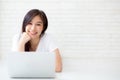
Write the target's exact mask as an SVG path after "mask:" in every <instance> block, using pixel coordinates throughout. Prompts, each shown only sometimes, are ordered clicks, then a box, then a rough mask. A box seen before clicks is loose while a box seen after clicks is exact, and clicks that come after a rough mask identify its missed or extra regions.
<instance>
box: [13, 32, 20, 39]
mask: <svg viewBox="0 0 120 80" xmlns="http://www.w3.org/2000/svg"><path fill="white" fill-rule="evenodd" d="M20 36H21V34H18V33H17V34H15V35H14V36H13V40H19V39H20Z"/></svg>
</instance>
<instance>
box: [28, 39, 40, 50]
mask: <svg viewBox="0 0 120 80" xmlns="http://www.w3.org/2000/svg"><path fill="white" fill-rule="evenodd" d="M39 41H40V38H36V39H31V40H30V43H31V49H33V50H36V48H37V46H38V44H39Z"/></svg>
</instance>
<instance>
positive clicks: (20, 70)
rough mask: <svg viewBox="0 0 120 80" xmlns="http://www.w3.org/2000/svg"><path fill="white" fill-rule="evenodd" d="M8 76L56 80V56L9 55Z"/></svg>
mask: <svg viewBox="0 0 120 80" xmlns="http://www.w3.org/2000/svg"><path fill="white" fill-rule="evenodd" d="M7 67H8V74H9V75H10V77H13V78H54V77H55V54H54V53H49V52H11V53H9V54H8V55H7Z"/></svg>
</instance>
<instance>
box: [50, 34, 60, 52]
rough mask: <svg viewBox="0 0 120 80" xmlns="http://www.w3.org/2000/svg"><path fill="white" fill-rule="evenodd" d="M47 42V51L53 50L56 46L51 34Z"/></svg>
mask: <svg viewBox="0 0 120 80" xmlns="http://www.w3.org/2000/svg"><path fill="white" fill-rule="evenodd" d="M48 44H49V47H48V49H49V52H53V51H54V50H55V49H57V48H58V46H57V44H56V41H55V39H54V38H53V37H52V36H51V35H50V36H49V41H48Z"/></svg>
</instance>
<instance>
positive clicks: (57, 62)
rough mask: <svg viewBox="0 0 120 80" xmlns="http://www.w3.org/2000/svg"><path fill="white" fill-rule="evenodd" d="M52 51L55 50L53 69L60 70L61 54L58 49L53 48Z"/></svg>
mask: <svg viewBox="0 0 120 80" xmlns="http://www.w3.org/2000/svg"><path fill="white" fill-rule="evenodd" d="M54 52H55V55H56V68H55V71H56V72H61V71H62V59H61V56H60V52H59V50H58V49H55V50H54Z"/></svg>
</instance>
